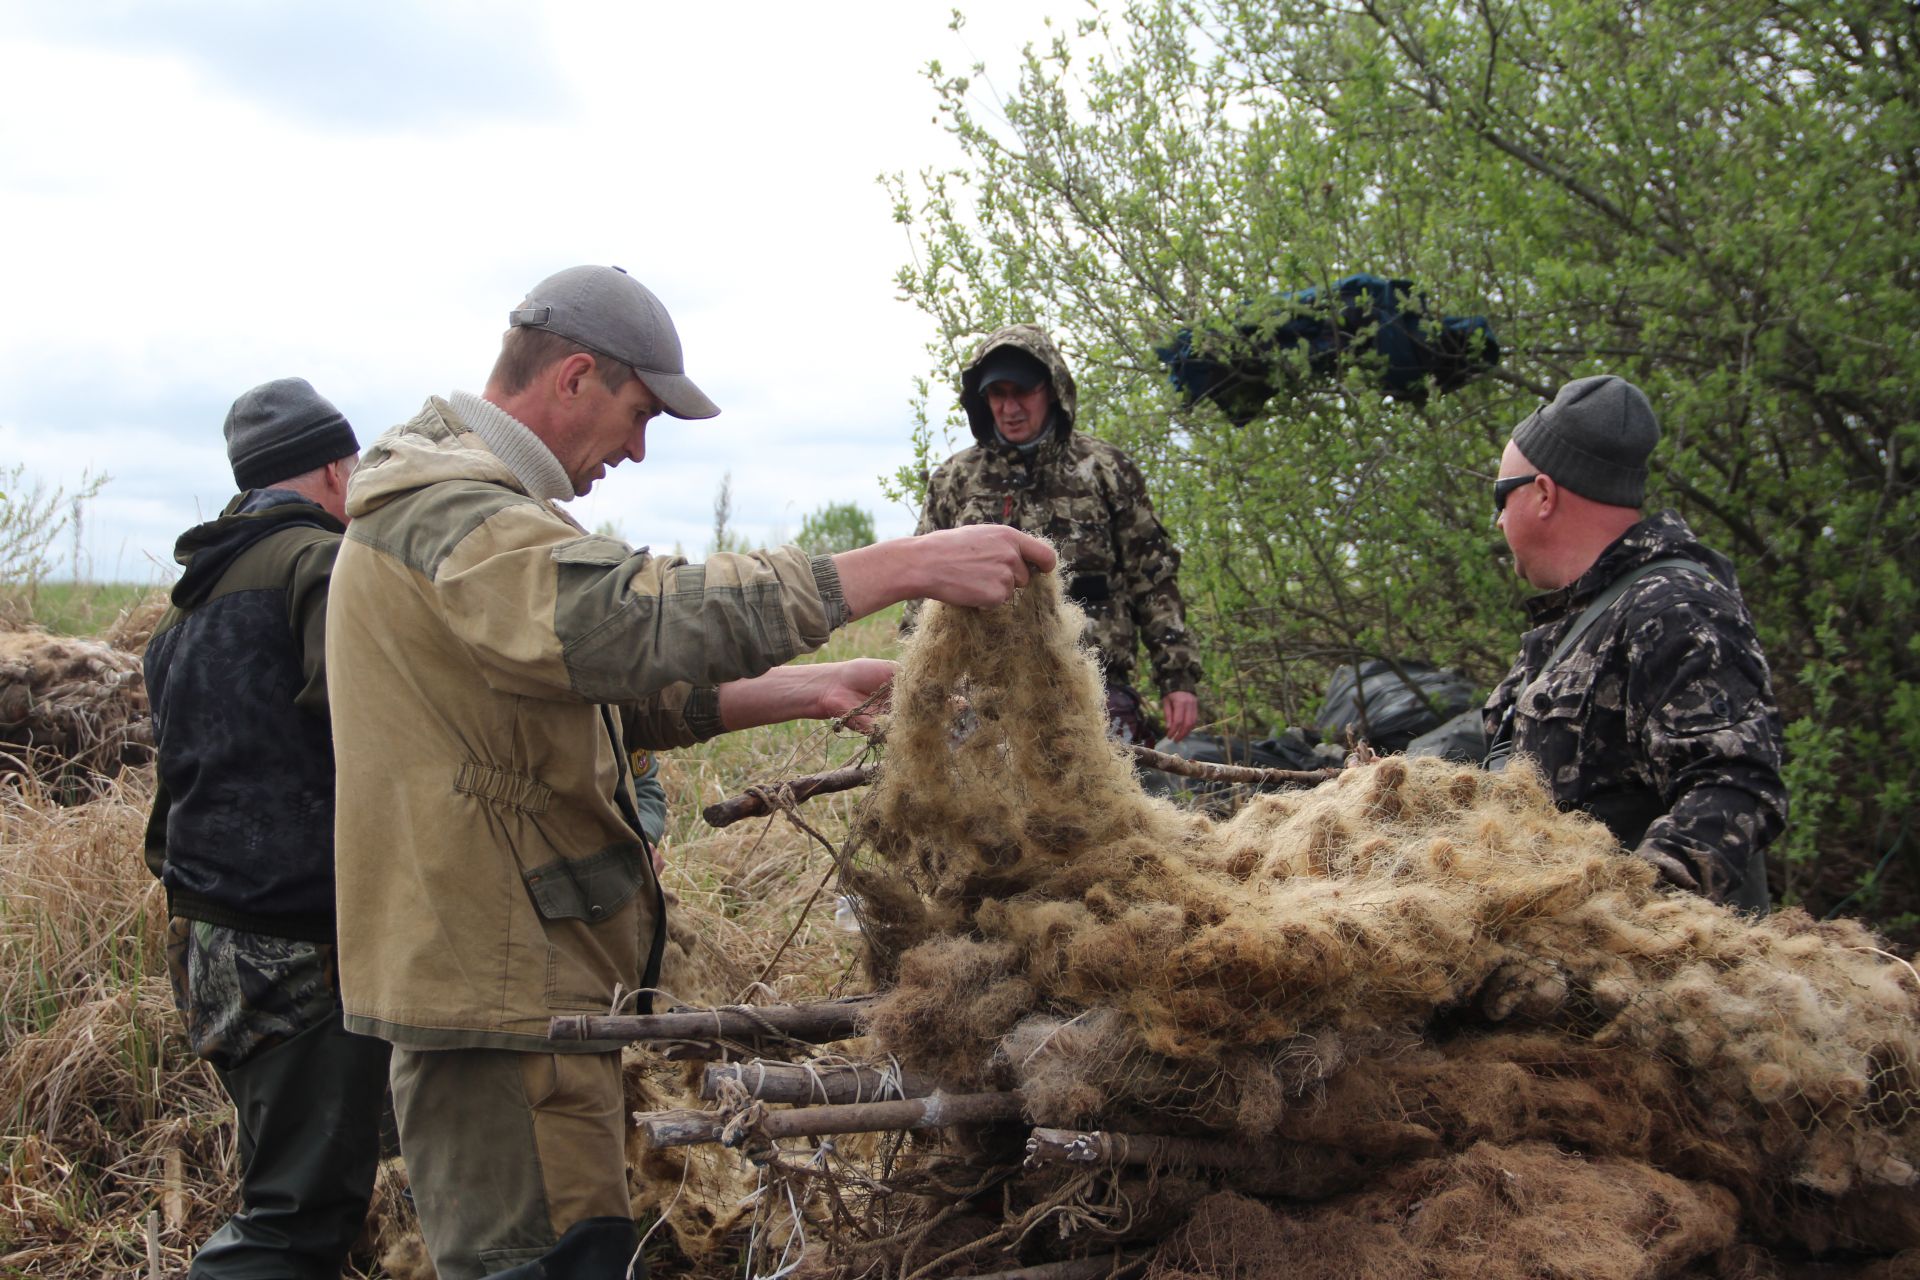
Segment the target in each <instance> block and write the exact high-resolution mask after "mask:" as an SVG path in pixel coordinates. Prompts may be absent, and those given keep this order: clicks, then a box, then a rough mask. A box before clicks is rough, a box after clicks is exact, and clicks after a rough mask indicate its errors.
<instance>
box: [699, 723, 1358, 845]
mask: <svg viewBox="0 0 1920 1280" xmlns="http://www.w3.org/2000/svg"><path fill="white" fill-rule="evenodd" d="M1127 750H1128V751H1130V752H1132V753H1133V758H1134V760H1135V761H1137V762H1138V763H1140V764H1142V765H1145V766H1146V767H1147V768H1149V769H1158V770H1159V771H1160V772H1161V773H1174V774H1178V775H1180V776H1181V777H1183V778H1197V779H1199V780H1201V781H1203V782H1248V783H1254V784H1256V785H1258V784H1262V783H1265V784H1269V785H1284V784H1305V785H1308V786H1317V785H1318V784H1320V783H1322V782H1325V781H1326V780H1327V779H1329V778H1337V777H1339V776H1340V774H1341V772H1342V771H1341V770H1339V769H1261V768H1257V767H1255V766H1254V765H1249V764H1210V763H1208V762H1206V761H1204V760H1189V759H1187V758H1186V757H1185V756H1176V755H1172V754H1170V753H1168V752H1165V751H1155V750H1154V749H1153V748H1152V747H1143V746H1140V745H1139V744H1138V743H1130V744H1128V746H1127ZM879 776H880V766H879V765H878V764H877V763H868V764H850V765H847V766H846V767H845V768H841V769H834V770H832V771H831V772H828V773H808V774H802V775H801V776H800V777H798V778H789V779H787V780H786V781H785V782H776V783H773V784H771V785H770V786H763V787H750V788H749V789H747V790H746V791H743V792H741V793H740V794H739V795H737V796H731V797H729V798H728V799H725V800H721V801H719V802H717V803H715V804H710V805H708V806H707V807H706V808H705V809H702V810H701V811H700V816H701V817H703V818H705V819H706V820H707V825H708V826H710V827H730V826H732V825H733V824H734V823H736V822H740V821H743V820H744V819H747V818H760V817H765V816H766V815H767V814H769V813H772V812H773V811H774V809H775V808H776V807H777V805H776V800H782V801H784V800H786V799H791V800H792V801H793V803H795V804H799V803H801V802H803V801H806V800H811V799H812V798H813V797H814V796H820V795H828V794H831V793H833V792H836V791H851V790H853V789H854V788H855V787H864V786H866V785H867V784H868V783H870V782H873V781H875V780H876V779H878V778H879Z"/></svg>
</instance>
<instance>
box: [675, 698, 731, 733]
mask: <svg viewBox="0 0 1920 1280" xmlns="http://www.w3.org/2000/svg"><path fill="white" fill-rule="evenodd" d="M680 715H681V718H682V719H684V720H685V721H686V722H687V731H688V732H689V733H691V734H693V737H694V741H696V742H705V741H706V740H707V739H709V738H717V737H719V736H720V735H721V734H722V733H725V732H726V730H725V728H724V727H723V726H722V725H721V723H720V690H719V689H718V688H716V687H715V686H713V685H710V684H709V685H700V686H698V687H697V688H695V689H694V691H693V692H692V693H691V694H689V695H688V696H687V705H686V707H685V708H684V709H683V710H682V711H681V713H680Z"/></svg>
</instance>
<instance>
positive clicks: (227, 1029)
mask: <svg viewBox="0 0 1920 1280" xmlns="http://www.w3.org/2000/svg"><path fill="white" fill-rule="evenodd" d="M167 976H168V978H169V979H170V980H171V982H172V984H173V1004H174V1007H175V1008H176V1009H178V1010H179V1011H180V1015H181V1017H183V1018H184V1019H185V1020H186V1023H187V1039H188V1042H189V1043H190V1044H191V1045H192V1046H193V1052H194V1054H195V1055H196V1056H198V1057H201V1058H205V1059H206V1060H207V1061H208V1062H211V1063H212V1064H213V1065H214V1066H216V1067H222V1068H229V1069H230V1068H233V1067H237V1066H239V1065H240V1064H241V1063H243V1062H246V1061H247V1060H248V1059H249V1058H252V1057H253V1056H254V1055H255V1054H258V1053H262V1052H264V1051H265V1050H268V1049H271V1048H273V1047H274V1046H275V1045H279V1044H284V1043H286V1042H287V1041H288V1040H291V1039H293V1037H295V1036H297V1035H299V1034H300V1033H301V1032H302V1031H305V1030H307V1029H308V1028H310V1027H314V1026H317V1025H319V1024H320V1023H323V1022H327V1021H338V1020H339V1018H340V992H339V987H340V969H339V965H338V963H337V961H336V958H335V953H334V944H333V943H331V942H305V941H302V940H300V939H298V938H276V937H272V936H270V935H268V934H263V933H247V932H245V931H243V930H240V929H230V928H228V927H226V926H225V925H217V924H209V923H207V922H206V921H205V920H187V919H183V918H181V917H179V916H175V917H174V918H173V919H171V920H169V921H168V922H167Z"/></svg>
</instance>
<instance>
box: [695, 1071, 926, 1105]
mask: <svg viewBox="0 0 1920 1280" xmlns="http://www.w3.org/2000/svg"><path fill="white" fill-rule="evenodd" d="M729 1084H737V1085H739V1086H740V1087H741V1088H743V1089H745V1090H746V1092H747V1096H748V1097H751V1098H758V1099H760V1100H761V1101H762V1102H800V1103H822V1102H825V1103H847V1102H876V1101H880V1100H882V1099H887V1098H924V1097H925V1096H927V1095H928V1094H930V1093H932V1092H933V1091H934V1084H933V1081H931V1080H929V1079H927V1078H926V1077H924V1076H921V1075H919V1074H918V1073H916V1072H912V1071H902V1072H889V1071H882V1070H880V1069H879V1068H877V1067H863V1066H832V1067H815V1066H810V1065H808V1064H807V1063H804V1062H759V1061H754V1062H729V1063H716V1064H714V1065H713V1066H710V1067H708V1068H707V1070H706V1073H705V1075H704V1076H703V1077H702V1078H701V1081H700V1096H701V1097H703V1098H705V1099H707V1100H708V1101H712V1100H713V1099H715V1098H718V1097H720V1095H721V1093H722V1092H723V1090H724V1089H725V1088H726V1087H727V1086H728V1085H729Z"/></svg>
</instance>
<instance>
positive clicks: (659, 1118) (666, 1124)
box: [633, 1111, 727, 1151]
mask: <svg viewBox="0 0 1920 1280" xmlns="http://www.w3.org/2000/svg"><path fill="white" fill-rule="evenodd" d="M726 1127H727V1118H726V1117H725V1116H723V1115H721V1114H720V1113H719V1112H718V1111H655V1112H654V1113H652V1114H651V1115H636V1116H635V1117H634V1118H633V1128H634V1132H635V1133H637V1134H638V1135H639V1136H640V1141H641V1142H642V1143H644V1144H645V1145H646V1146H647V1147H649V1148H651V1149H652V1150H655V1151H659V1150H663V1149H665V1148H667V1147H694V1146H699V1145H700V1144H701V1143H704V1142H718V1141H720V1132H721V1130H723V1129H725V1128H726Z"/></svg>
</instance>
